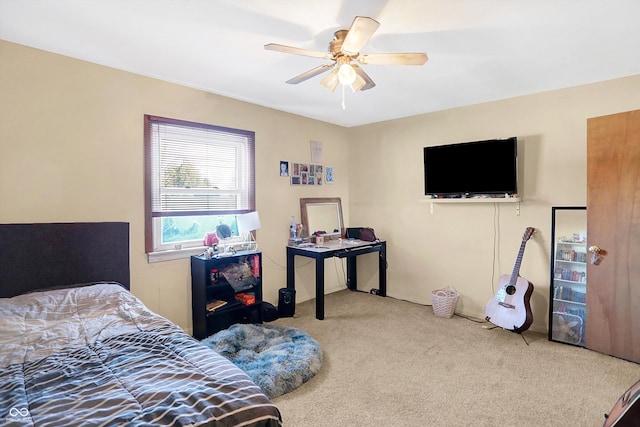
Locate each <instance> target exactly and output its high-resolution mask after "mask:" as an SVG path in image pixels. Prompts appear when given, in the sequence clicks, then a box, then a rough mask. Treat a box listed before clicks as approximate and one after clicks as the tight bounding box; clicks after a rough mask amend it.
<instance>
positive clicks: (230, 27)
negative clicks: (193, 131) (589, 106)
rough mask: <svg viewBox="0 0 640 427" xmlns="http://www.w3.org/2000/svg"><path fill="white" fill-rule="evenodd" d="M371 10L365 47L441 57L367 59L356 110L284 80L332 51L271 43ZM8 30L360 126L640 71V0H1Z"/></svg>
mask: <svg viewBox="0 0 640 427" xmlns="http://www.w3.org/2000/svg"><path fill="white" fill-rule="evenodd" d="M358 15H360V16H369V17H372V18H375V19H376V20H378V21H380V24H381V25H380V28H379V29H378V31H377V32H376V33H375V34H374V35H373V37H372V38H371V40H370V41H369V43H368V44H367V45H365V47H364V48H363V49H362V53H381V52H426V53H427V54H428V56H429V61H428V62H427V63H426V64H425V65H422V66H390V65H363V68H364V69H365V71H366V72H367V73H368V74H369V76H370V77H371V78H372V79H373V80H374V81H375V82H376V84H377V86H376V87H374V88H373V89H370V90H367V91H364V92H358V93H355V94H354V93H352V92H351V91H350V90H347V91H346V93H345V104H346V109H344V110H343V109H342V107H341V104H342V90H341V89H340V87H339V88H338V89H336V91H335V92H334V93H330V92H329V91H327V90H326V89H325V88H323V87H322V86H321V85H320V80H321V79H322V77H323V76H316V77H314V78H312V79H310V80H307V81H306V82H303V83H300V84H298V85H289V84H285V83H284V82H285V81H286V80H288V79H289V78H291V77H294V76H296V75H298V74H301V73H303V72H305V71H307V70H310V69H312V68H314V67H316V66H318V65H321V64H323V63H326V61H325V60H322V59H318V58H311V57H304V56H298V55H289V54H284V53H280V52H273V51H266V50H264V48H263V46H264V45H265V44H267V43H280V44H285V45H289V46H295V47H301V48H305V49H311V50H316V51H326V50H327V48H328V43H329V41H330V40H331V38H332V37H333V33H334V32H335V31H336V30H338V29H343V28H345V29H348V28H349V26H350V25H351V22H352V21H353V18H354V17H355V16H358ZM0 39H4V40H8V41H11V42H15V43H19V44H23V45H26V46H32V47H35V48H38V49H43V50H46V51H50V52H55V53H59V54H62V55H66V56H71V57H74V58H79V59H83V60H86V61H90V62H94V63H97V64H102V65H107V66H110V67H114V68H117V69H121V70H126V71H130V72H133V73H137V74H142V75H145V76H151V77H155V78H158V79H162V80H167V81H170V82H175V83H179V84H182V85H185V86H189V87H193V88H197V89H202V90H205V91H209V92H212V93H216V94H220V95H224V96H228V97H231V98H236V99H240V100H243V101H247V102H251V103H255V104H259V105H263V106H266V107H270V108H274V109H277V110H282V111H287V112H291V113H294V114H298V115H301V116H305V117H310V118H314V119H318V120H322V121H325V122H329V123H335V124H338V125H341V126H346V127H351V126H357V125H363V124H368V123H373V122H379V121H384V120H390V119H395V118H399V117H406V116H411V115H416V114H422V113H428V112H432V111H438V110H444V109H449V108H454V107H459V106H464V105H471V104H477V103H481V102H486V101H491V100H497V99H504V98H510V97H514V96H519V95H524V94H530V93H536V92H542V91H546V90H553V89H559V88H564V87H570V86H575V85H580V84H585V83H591V82H596V81H602V80H608V79H613V78H618V77H623V76H629V75H634V74H640V0H0ZM0 55H1V52H0ZM0 60H2V57H1V56H0ZM636 96H638V94H636Z"/></svg>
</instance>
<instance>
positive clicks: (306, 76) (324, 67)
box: [286, 64, 334, 85]
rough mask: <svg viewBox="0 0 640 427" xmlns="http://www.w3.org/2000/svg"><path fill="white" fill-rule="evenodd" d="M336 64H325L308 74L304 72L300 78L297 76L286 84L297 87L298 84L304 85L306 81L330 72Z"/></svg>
mask: <svg viewBox="0 0 640 427" xmlns="http://www.w3.org/2000/svg"><path fill="white" fill-rule="evenodd" d="M333 65H334V64H324V65H320V66H318V67H316V68H314V69H312V70H309V71H307V72H304V73H302V74H300V75H298V76H295V77H293V78H290V79H289V80H287V81H286V83H289V84H292V85H296V84H298V83H302V82H303V81H305V80H309V79H310V78H311V77H315V76H317V75H318V74H322V73H324V72H325V71H327V70H329V69H330V68H332V67H333Z"/></svg>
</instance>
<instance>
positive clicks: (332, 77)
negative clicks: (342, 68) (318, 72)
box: [320, 68, 339, 93]
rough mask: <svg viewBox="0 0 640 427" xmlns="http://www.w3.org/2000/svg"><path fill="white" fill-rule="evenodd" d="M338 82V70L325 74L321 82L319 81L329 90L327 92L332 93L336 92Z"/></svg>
mask: <svg viewBox="0 0 640 427" xmlns="http://www.w3.org/2000/svg"><path fill="white" fill-rule="evenodd" d="M338 82H339V80H338V69H337V68H334V69H333V71H332V72H330V73H329V74H327V76H326V77H325V78H324V79H322V81H320V84H321V85H322V86H324V87H326V88H327V89H329V92H332V93H333V91H334V90H336V87H337V86H338Z"/></svg>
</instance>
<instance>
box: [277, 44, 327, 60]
mask: <svg viewBox="0 0 640 427" xmlns="http://www.w3.org/2000/svg"><path fill="white" fill-rule="evenodd" d="M264 48H265V49H266V50H275V51H276V52H284V53H292V54H294V55H302V56H311V57H314V58H323V59H331V54H329V53H327V52H319V51H315V50H307V49H302V48H299V47H293V46H285V45H283V44H277V43H269V44H265V45H264Z"/></svg>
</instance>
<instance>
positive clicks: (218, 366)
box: [0, 284, 281, 427]
mask: <svg viewBox="0 0 640 427" xmlns="http://www.w3.org/2000/svg"><path fill="white" fill-rule="evenodd" d="M0 425H15V426H65V425H69V426H80V425H83V426H84V425H93V426H124V425H126V426H154V425H158V426H160V425H162V426H187V425H188V426H264V427H271V426H281V416H280V413H279V411H278V408H277V407H276V406H275V405H274V404H273V403H272V402H271V401H270V400H269V399H268V398H267V397H266V396H265V395H264V394H263V393H262V391H261V390H260V389H259V388H258V387H257V386H256V385H255V384H254V383H253V382H252V381H251V380H250V378H249V377H248V376H247V375H246V374H245V373H244V372H243V371H241V370H240V369H238V368H237V367H236V366H235V365H233V364H232V363H231V362H229V361H228V360H227V359H225V358H224V357H222V356H220V355H219V354H218V353H216V352H214V351H213V350H211V349H209V348H207V347H205V346H203V345H202V344H200V343H199V342H198V341H196V340H195V339H193V338H192V337H190V336H188V335H187V334H186V333H184V332H183V331H182V330H181V329H180V328H178V327H177V326H176V325H174V324H173V323H171V322H170V321H168V320H166V319H164V318H162V317H161V316H158V315H157V314H155V313H153V312H151V311H149V310H148V309H147V308H146V307H145V306H144V304H142V302H141V301H140V300H138V299H137V298H136V297H134V296H133V295H132V294H131V293H129V292H128V291H127V290H125V289H124V288H122V287H120V286H119V285H117V284H98V285H93V286H87V287H79V288H71V289H64V290H54V291H47V292H36V293H32V294H26V295H20V296H17V297H14V298H6V299H0Z"/></svg>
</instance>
